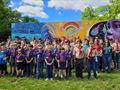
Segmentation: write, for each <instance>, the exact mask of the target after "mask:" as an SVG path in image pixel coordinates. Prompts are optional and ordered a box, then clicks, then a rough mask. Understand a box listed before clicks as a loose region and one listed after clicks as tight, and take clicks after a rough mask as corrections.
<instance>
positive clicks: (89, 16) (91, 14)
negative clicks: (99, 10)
mask: <svg viewBox="0 0 120 90" xmlns="http://www.w3.org/2000/svg"><path fill="white" fill-rule="evenodd" d="M82 18H83V20H93V19H94V18H96V15H95V11H94V9H93V8H92V7H87V8H85V11H84V13H82Z"/></svg>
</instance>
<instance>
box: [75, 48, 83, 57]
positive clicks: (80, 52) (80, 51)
mask: <svg viewBox="0 0 120 90" xmlns="http://www.w3.org/2000/svg"><path fill="white" fill-rule="evenodd" d="M76 47H77V49H78V50H79V51H78V52H79V56H80V55H81V54H82V50H81V49H82V47H80V46H76Z"/></svg>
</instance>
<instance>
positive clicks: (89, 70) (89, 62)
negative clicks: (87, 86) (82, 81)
mask: <svg viewBox="0 0 120 90" xmlns="http://www.w3.org/2000/svg"><path fill="white" fill-rule="evenodd" d="M87 68H88V79H90V77H91V59H89V60H88V67H87Z"/></svg>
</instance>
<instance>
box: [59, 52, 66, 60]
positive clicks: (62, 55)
mask: <svg viewBox="0 0 120 90" xmlns="http://www.w3.org/2000/svg"><path fill="white" fill-rule="evenodd" d="M64 60H65V57H64V54H63V53H62V54H61V57H60V61H61V62H64Z"/></svg>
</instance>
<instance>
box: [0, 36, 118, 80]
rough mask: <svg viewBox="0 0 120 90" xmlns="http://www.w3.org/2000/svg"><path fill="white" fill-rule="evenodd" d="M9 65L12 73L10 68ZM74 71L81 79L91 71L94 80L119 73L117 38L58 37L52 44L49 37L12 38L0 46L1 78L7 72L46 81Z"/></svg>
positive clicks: (61, 77) (68, 75)
mask: <svg viewBox="0 0 120 90" xmlns="http://www.w3.org/2000/svg"><path fill="white" fill-rule="evenodd" d="M8 64H9V66H10V72H8V71H7V68H8V67H7V66H8ZM74 69H75V75H76V78H78V79H82V78H83V72H86V71H87V72H88V79H90V78H91V70H93V75H94V78H95V79H97V78H98V76H97V73H99V72H101V71H104V72H111V70H120V43H119V40H118V38H116V39H115V40H114V41H112V40H108V39H105V40H103V39H98V38H97V37H96V38H94V39H93V38H85V39H84V40H83V41H81V40H80V39H79V38H74V37H73V38H70V39H68V38H65V37H61V38H55V39H54V40H53V41H51V40H50V39H49V38H46V40H45V41H42V39H37V40H36V39H35V38H33V39H32V40H31V41H29V40H27V39H25V38H22V39H20V38H16V39H15V40H14V41H12V40H11V38H10V37H9V38H8V40H7V42H6V43H1V44H0V77H2V76H5V75H6V73H9V74H11V75H12V76H16V77H25V76H27V77H32V76H35V77H36V79H39V78H46V80H53V77H54V78H57V79H68V78H71V77H72V75H73V73H72V72H73V71H74Z"/></svg>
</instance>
